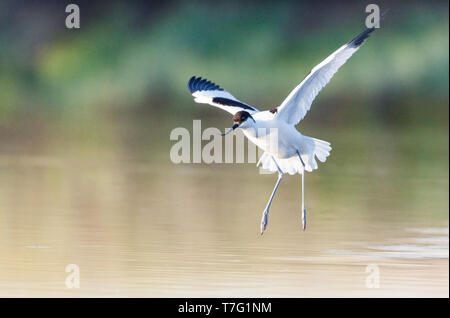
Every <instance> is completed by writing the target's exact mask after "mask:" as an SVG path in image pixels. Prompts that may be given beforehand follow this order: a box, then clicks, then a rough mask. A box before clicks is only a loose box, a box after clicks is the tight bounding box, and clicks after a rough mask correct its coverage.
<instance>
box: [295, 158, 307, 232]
mask: <svg viewBox="0 0 450 318" xmlns="http://www.w3.org/2000/svg"><path fill="white" fill-rule="evenodd" d="M297 154H298V157H299V158H300V161H301V162H302V165H303V171H302V226H303V231H304V230H305V229H306V207H305V172H306V171H305V163H304V162H303V159H302V157H301V156H300V153H299V152H298V151H297Z"/></svg>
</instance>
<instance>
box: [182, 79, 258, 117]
mask: <svg viewBox="0 0 450 318" xmlns="http://www.w3.org/2000/svg"><path fill="white" fill-rule="evenodd" d="M187 87H188V90H189V92H190V93H191V94H192V96H194V97H195V98H194V101H195V102H197V103H203V104H210V105H213V106H216V107H219V108H222V109H223V110H226V111H227V112H229V113H231V114H233V115H234V114H236V113H237V112H238V111H241V110H245V111H247V112H248V113H250V114H253V113H256V112H258V110H257V109H256V108H254V107H252V106H250V105H247V104H245V103H243V102H241V101H239V100H238V99H236V97H234V96H233V95H231V94H230V93H228V92H227V91H225V90H224V89H223V88H221V87H220V86H219V85H216V84H214V83H212V82H211V81H208V80H207V79H202V78H201V77H195V76H192V77H191V79H190V80H189V82H188V85H187Z"/></svg>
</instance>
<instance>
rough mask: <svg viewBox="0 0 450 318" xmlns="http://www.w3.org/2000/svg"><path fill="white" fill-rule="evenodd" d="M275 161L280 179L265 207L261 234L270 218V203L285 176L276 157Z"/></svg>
mask: <svg viewBox="0 0 450 318" xmlns="http://www.w3.org/2000/svg"><path fill="white" fill-rule="evenodd" d="M272 159H273V162H275V165H276V166H277V168H278V180H277V183H276V184H275V187H274V188H273V191H272V194H271V195H270V199H269V202H267V205H266V208H265V209H264V212H263V215H262V219H261V235H263V233H264V230H265V229H266V226H267V223H268V218H269V209H270V205H271V204H272V200H273V197H274V196H275V192H277V189H278V186H279V185H280V182H281V179H282V178H283V171H281V169H280V167H279V166H278V164H277V162H276V161H275V158H273V157H272Z"/></svg>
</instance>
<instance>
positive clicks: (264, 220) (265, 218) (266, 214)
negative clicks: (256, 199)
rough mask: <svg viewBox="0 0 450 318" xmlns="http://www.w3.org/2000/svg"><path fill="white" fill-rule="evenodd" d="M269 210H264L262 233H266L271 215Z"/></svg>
mask: <svg viewBox="0 0 450 318" xmlns="http://www.w3.org/2000/svg"><path fill="white" fill-rule="evenodd" d="M268 212H269V211H264V213H263V216H262V219H261V235H263V234H264V230H265V229H266V227H267V223H268V221H269V215H268Z"/></svg>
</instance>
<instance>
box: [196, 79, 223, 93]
mask: <svg viewBox="0 0 450 318" xmlns="http://www.w3.org/2000/svg"><path fill="white" fill-rule="evenodd" d="M187 88H188V90H189V92H190V93H191V94H193V93H195V92H197V91H223V88H221V87H220V86H219V85H216V84H215V83H213V82H211V81H208V80H207V79H206V78H204V79H202V78H201V77H196V76H192V77H191V78H190V79H189V81H188V84H187Z"/></svg>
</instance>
